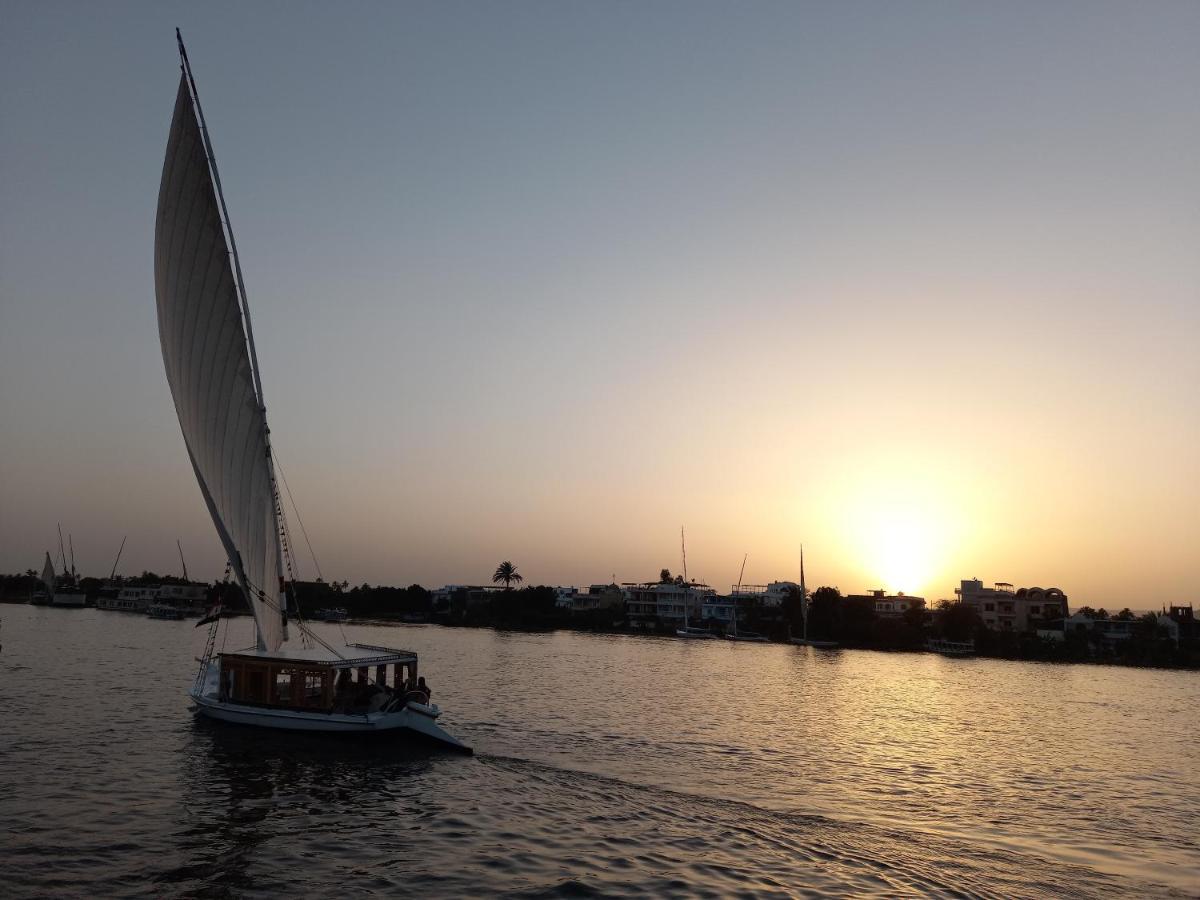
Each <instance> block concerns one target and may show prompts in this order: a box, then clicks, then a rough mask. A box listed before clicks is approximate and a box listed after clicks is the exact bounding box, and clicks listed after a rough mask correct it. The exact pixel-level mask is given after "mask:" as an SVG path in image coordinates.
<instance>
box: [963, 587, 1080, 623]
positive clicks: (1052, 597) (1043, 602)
mask: <svg viewBox="0 0 1200 900" xmlns="http://www.w3.org/2000/svg"><path fill="white" fill-rule="evenodd" d="M954 593H955V594H957V595H958V600H959V602H960V603H962V604H963V605H965V606H969V607H971V608H972V609H974V610H975V612H976V613H977V614H978V615H979V618H980V620H982V622H983V624H984V625H986V626H987V627H988V628H991V629H993V630H995V631H1033V630H1035V629H1037V628H1038V626H1039V625H1040V624H1042V623H1045V622H1051V621H1055V620H1061V619H1066V618H1067V616H1068V615H1069V607H1068V605H1067V595H1066V594H1064V593H1063V592H1062V591H1061V590H1060V589H1058V588H1053V587H1052V588H1040V587H1030V588H1019V589H1017V588H1014V587H1013V586H1012V585H1011V584H1009V583H1008V582H1007V581H997V582H996V583H995V585H994V586H992V587H984V586H983V582H982V581H980V580H979V579H978V578H971V579H963V580H962V581H961V582H960V583H959V587H958V588H956V589H955V591H954Z"/></svg>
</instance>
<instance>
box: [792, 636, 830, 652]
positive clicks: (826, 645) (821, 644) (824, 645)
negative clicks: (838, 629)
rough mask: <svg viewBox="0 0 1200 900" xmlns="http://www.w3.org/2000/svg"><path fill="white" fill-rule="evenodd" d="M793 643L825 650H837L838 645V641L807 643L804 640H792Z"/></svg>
mask: <svg viewBox="0 0 1200 900" xmlns="http://www.w3.org/2000/svg"><path fill="white" fill-rule="evenodd" d="M792 643H793V644H799V645H800V646H801V647H816V648H818V649H821V648H824V649H826V650H832V649H835V648H836V647H837V645H838V642H837V641H806V640H804V639H803V638H792Z"/></svg>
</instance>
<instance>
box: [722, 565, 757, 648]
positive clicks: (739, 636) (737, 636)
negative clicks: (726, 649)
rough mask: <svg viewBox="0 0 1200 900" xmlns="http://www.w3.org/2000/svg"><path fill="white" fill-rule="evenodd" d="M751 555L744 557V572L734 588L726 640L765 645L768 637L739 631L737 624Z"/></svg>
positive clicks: (740, 574) (754, 632)
mask: <svg viewBox="0 0 1200 900" xmlns="http://www.w3.org/2000/svg"><path fill="white" fill-rule="evenodd" d="M749 557H750V554H749V553H747V554H746V555H745V556H743V557H742V571H741V572H739V573H738V583H737V587H735V588H734V591H733V596H732V597H731V598H730V599H731V600H732V601H733V609H732V610H730V617H731V621H730V630H729V631H727V632H725V640H727V641H753V642H755V643H760V644H761V643H765V642H766V640H767V639H766V637H765V636H764V635H761V634H759V633H758V632H757V631H740V632H739V631H738V624H737V604H738V598H739V597H740V596H741V594H742V576H744V575H745V574H746V560H747V559H749Z"/></svg>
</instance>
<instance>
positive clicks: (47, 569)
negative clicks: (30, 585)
mask: <svg viewBox="0 0 1200 900" xmlns="http://www.w3.org/2000/svg"><path fill="white" fill-rule="evenodd" d="M42 584H44V585H45V586H46V597H47V598H49V599H50V600H53V599H54V563H53V562H51V561H50V552H49V551H47V552H46V564H45V565H44V566H42Z"/></svg>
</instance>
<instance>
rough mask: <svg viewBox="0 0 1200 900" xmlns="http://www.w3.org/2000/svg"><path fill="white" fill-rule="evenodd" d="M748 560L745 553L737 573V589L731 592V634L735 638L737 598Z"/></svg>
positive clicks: (739, 594) (748, 555) (747, 555)
mask: <svg viewBox="0 0 1200 900" xmlns="http://www.w3.org/2000/svg"><path fill="white" fill-rule="evenodd" d="M749 558H750V554H749V553H747V554H745V555H744V556H742V570H741V571H740V572H738V583H737V588H736V589H735V590H734V592H733V633H734V636H735V637H736V636H737V605H738V597H740V596H741V594H742V578H743V576H745V574H746V560H748V559H749Z"/></svg>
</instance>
